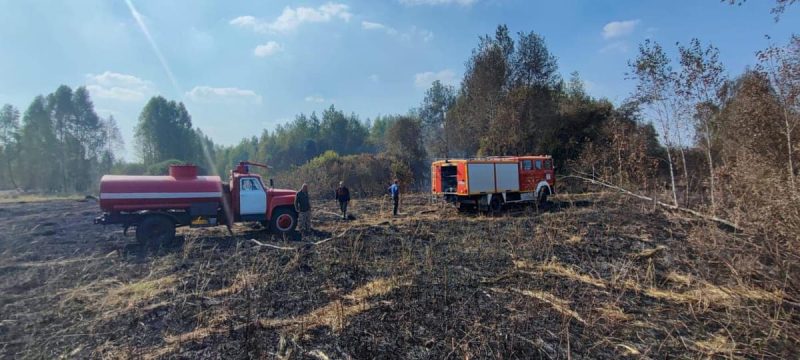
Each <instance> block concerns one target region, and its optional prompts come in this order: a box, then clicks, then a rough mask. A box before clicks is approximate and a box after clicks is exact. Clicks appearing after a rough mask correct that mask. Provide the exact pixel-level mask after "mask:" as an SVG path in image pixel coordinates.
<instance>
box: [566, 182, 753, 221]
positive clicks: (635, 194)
mask: <svg viewBox="0 0 800 360" xmlns="http://www.w3.org/2000/svg"><path fill="white" fill-rule="evenodd" d="M562 178H575V179H580V180H584V181H587V182H590V183H592V184H595V185H601V186H605V187H607V188H610V189H614V190H617V191H619V192H621V193H623V194H626V195H629V196H632V197H635V198H637V199H641V200H645V201H650V202H653V203H655V204H657V205H659V206H661V207H664V208H667V209H670V210H677V211H681V212H684V213H687V214H691V215H694V216H696V217H699V218H701V219H705V220H711V221H714V222H716V223H719V224H723V225H725V226H728V227H730V228H733V229H735V230H737V231H742V228H741V227H739V226H738V225H736V224H734V223H732V222H730V221H728V220H725V219H722V218H718V217H716V216H712V215H707V214H703V213H701V212H699V211H696V210H692V209H687V208H683V207H680V206H676V205H672V204H667V203H665V202H661V201H658V200H656V199H653V198H651V197H649V196H644V195H641V194H637V193H634V192H632V191H630V190H627V189H624V188H621V187H619V186H616V185H613V184H609V183H607V182H604V181H600V180H596V179H591V178H588V177H584V176H578V175H565V176H562Z"/></svg>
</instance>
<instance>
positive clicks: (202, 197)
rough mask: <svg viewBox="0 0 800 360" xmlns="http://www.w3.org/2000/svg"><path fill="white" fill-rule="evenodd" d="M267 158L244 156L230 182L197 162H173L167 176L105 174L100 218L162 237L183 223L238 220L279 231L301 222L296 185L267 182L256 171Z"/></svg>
mask: <svg viewBox="0 0 800 360" xmlns="http://www.w3.org/2000/svg"><path fill="white" fill-rule="evenodd" d="M251 166H258V167H264V168H266V166H265V165H263V164H257V163H253V162H248V161H244V162H240V163H239V164H238V166H236V168H235V169H233V170H231V173H230V180H229V182H228V183H227V184H226V183H223V182H222V180H221V179H220V177H219V176H198V175H197V167H196V166H194V165H171V166H170V167H169V175H167V176H128V175H105V176H103V178H102V179H101V180H100V208H101V209H102V210H103V215H102V216H100V217H98V218H97V219H95V224H103V225H108V224H119V225H122V226H123V227H124V229H125V232H126V233H127V230H128V228H130V227H131V226H134V227H136V239H137V240H138V241H140V242H143V243H161V242H164V241H169V240H171V239H172V238H173V237H174V236H175V228H176V227H179V226H191V227H209V226H217V225H227V226H228V228H229V229H230V226H231V225H232V224H233V223H234V222H256V221H257V222H261V223H262V224H263V225H264V226H266V227H268V228H269V229H270V230H272V231H273V232H276V233H288V232H291V231H293V230H294V229H295V226H296V225H297V213H296V212H295V209H294V198H295V195H296V194H297V192H296V191H294V190H281V189H273V188H272V180H270V186H269V187H267V186H265V185H264V183H263V182H262V181H261V176H259V175H258V174H254V173H251V172H250V167H251Z"/></svg>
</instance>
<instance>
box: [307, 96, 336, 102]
mask: <svg viewBox="0 0 800 360" xmlns="http://www.w3.org/2000/svg"><path fill="white" fill-rule="evenodd" d="M305 100H306V102H313V103H326V102H333V100H332V99H326V98H324V97H322V96H316V95H311V96H306V98H305Z"/></svg>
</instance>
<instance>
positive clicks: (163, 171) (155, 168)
mask: <svg viewBox="0 0 800 360" xmlns="http://www.w3.org/2000/svg"><path fill="white" fill-rule="evenodd" d="M181 164H185V162H184V161H181V160H178V159H169V160H164V161H162V162H159V163H155V164H153V165H150V166H148V167H147V173H146V175H169V166H170V165H181Z"/></svg>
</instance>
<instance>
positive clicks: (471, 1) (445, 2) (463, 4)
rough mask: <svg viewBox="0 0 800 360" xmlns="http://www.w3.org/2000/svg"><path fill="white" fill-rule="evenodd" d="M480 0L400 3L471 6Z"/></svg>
mask: <svg viewBox="0 0 800 360" xmlns="http://www.w3.org/2000/svg"><path fill="white" fill-rule="evenodd" d="M476 2H478V0H400V3H401V4H403V5H407V6H415V5H450V4H456V5H461V6H470V5H472V4H474V3H476Z"/></svg>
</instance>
